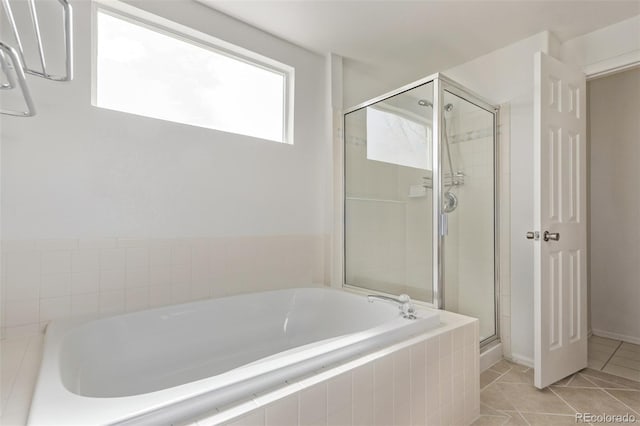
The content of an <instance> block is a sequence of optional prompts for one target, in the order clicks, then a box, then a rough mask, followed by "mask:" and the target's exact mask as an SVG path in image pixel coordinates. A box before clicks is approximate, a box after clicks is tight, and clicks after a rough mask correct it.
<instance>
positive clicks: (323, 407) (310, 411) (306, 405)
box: [298, 382, 327, 426]
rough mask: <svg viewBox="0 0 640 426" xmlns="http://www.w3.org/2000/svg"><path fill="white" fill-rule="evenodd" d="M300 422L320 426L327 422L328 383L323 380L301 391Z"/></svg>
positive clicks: (309, 425) (310, 425)
mask: <svg viewBox="0 0 640 426" xmlns="http://www.w3.org/2000/svg"><path fill="white" fill-rule="evenodd" d="M298 424H300V425H308V426H320V425H326V424H327V384H326V382H321V383H319V384H317V385H314V386H311V387H309V388H307V389H304V390H302V391H301V392H300V419H299V422H298Z"/></svg>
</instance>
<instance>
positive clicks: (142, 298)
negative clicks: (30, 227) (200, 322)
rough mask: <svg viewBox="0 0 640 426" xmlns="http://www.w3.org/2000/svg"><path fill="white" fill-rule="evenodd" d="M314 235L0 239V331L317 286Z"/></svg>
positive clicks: (319, 269) (318, 255)
mask: <svg viewBox="0 0 640 426" xmlns="http://www.w3.org/2000/svg"><path fill="white" fill-rule="evenodd" d="M325 241H327V238H325V237H324V236H321V235H296V236H265V237H234V238H205V239H124V238H106V239H96V240H82V239H80V240H78V239H69V240H37V241H35V240H30V241H3V243H2V262H3V268H2V284H3V285H2V332H3V336H6V337H11V336H16V335H23V334H30V333H35V332H37V331H39V330H41V329H42V328H43V327H44V326H45V325H46V324H47V323H48V322H49V321H51V320H54V319H58V318H66V317H74V316H80V315H87V314H115V313H121V312H130V311H135V310H139V309H145V308H149V307H155V306H162V305H167V304H174V303H181V302H187V301H191V300H197V299H205V298H209V297H221V296H226V295H232V294H238V293H244V292H252V291H261V290H271V289H278V288H287V287H304V286H313V285H323V284H324V283H325V282H326V276H327V274H326V273H325V262H324V253H325V248H324V245H325Z"/></svg>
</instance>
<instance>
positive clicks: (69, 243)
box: [36, 239, 78, 251]
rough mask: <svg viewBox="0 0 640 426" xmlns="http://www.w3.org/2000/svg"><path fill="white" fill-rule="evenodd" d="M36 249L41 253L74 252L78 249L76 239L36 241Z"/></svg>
mask: <svg viewBox="0 0 640 426" xmlns="http://www.w3.org/2000/svg"><path fill="white" fill-rule="evenodd" d="M36 248H37V249H38V250H41V251H48V250H75V249H77V248H78V240H76V239H57V240H38V241H36Z"/></svg>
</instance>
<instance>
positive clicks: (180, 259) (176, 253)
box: [171, 243, 191, 267]
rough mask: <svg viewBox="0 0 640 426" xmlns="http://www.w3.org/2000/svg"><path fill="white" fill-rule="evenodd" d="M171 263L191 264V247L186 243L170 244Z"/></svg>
mask: <svg viewBox="0 0 640 426" xmlns="http://www.w3.org/2000/svg"><path fill="white" fill-rule="evenodd" d="M171 263H172V264H173V265H180V266H189V267H190V266H191V247H189V246H188V245H186V244H179V243H178V244H173V245H172V246H171Z"/></svg>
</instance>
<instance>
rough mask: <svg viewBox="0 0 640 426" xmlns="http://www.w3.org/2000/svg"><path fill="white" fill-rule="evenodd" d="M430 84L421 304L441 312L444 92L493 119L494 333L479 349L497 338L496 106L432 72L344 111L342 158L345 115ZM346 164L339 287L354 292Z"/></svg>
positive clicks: (442, 287)
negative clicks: (428, 278)
mask: <svg viewBox="0 0 640 426" xmlns="http://www.w3.org/2000/svg"><path fill="white" fill-rule="evenodd" d="M431 82H433V124H432V133H433V144H432V148H431V149H432V158H433V159H434V160H435V159H437V161H433V164H432V188H433V190H432V199H431V201H432V218H437V220H434V219H432V235H437V236H438V238H432V265H433V266H432V270H433V271H432V292H433V293H432V302H431V303H429V302H422V303H424V304H425V305H427V306H429V307H432V308H435V309H444V303H445V291H444V287H445V286H444V280H445V266H444V265H445V263H444V261H445V253H444V248H445V238H446V234H445V232H444V230H445V226H446V221H447V220H448V219H447V217H446V213H445V212H444V210H443V206H442V200H443V195H444V194H443V188H442V185H441V182H442V180H443V167H442V164H443V160H444V159H443V151H444V150H443V149H441V147H442V146H443V140H444V133H443V131H444V126H443V124H444V108H443V104H444V93H445V92H449V93H451V94H452V95H455V96H457V97H459V98H461V99H463V100H465V101H467V102H470V103H471V104H473V105H475V106H477V107H479V108H481V109H483V110H485V111H487V112H489V113H490V114H492V116H493V162H494V163H493V199H494V203H493V226H494V232H493V246H494V253H493V263H494V266H493V271H494V307H495V309H494V315H493V320H494V325H495V327H494V330H495V333H494V334H493V335H491V336H489V337H486V338H485V339H483V340H482V341H481V342H480V346H481V347H484V346H487V345H489V344H491V343H493V342H495V341H497V340H499V338H500V304H499V302H500V217H499V214H500V208H499V207H500V186H499V170H500V158H499V157H500V155H499V152H500V149H499V143H498V142H499V137H498V125H499V112H500V109H499V107H498V106H497V105H494V104H492V103H491V102H489V101H488V100H486V99H484V98H483V97H481V96H480V95H477V94H476V93H474V92H472V91H471V90H469V89H467V88H466V87H464V86H462V85H461V84H459V83H457V82H456V81H454V80H452V79H450V78H449V77H447V76H445V75H444V74H442V73H435V74H432V75H430V76H427V77H424V78H422V79H420V80H417V81H414V82H412V83H409V84H407V85H405V86H402V87H400V88H398V89H395V90H392V91H390V92H387V93H385V94H383V95H380V96H377V97H375V98H373V99H370V100H368V101H365V102H363V103H360V104H358V105H356V106H354V107H351V108H348V109H347V110H345V111H343V113H342V129H343V131H342V148H343V152H342V158H343V159H345V158H346V153H345V151H344V150H345V149H346V139H345V138H346V131H345V129H346V116H347V114H349V113H351V112H354V111H357V110H360V109H362V108H366V107H369V106H371V105H373V104H376V103H378V102H380V101H383V100H385V99H388V98H391V97H393V96H396V95H399V94H401V93H404V92H407V91H409V90H412V89H415V88H417V87H419V86H422V85H425V84H428V83H431ZM346 167H347V164H346V161H343V164H342V194H341V195H342V197H341V198H342V201H341V203H342V206H341V207H342V229H341V233H342V256H341V263H342V271H341V276H342V280H341V281H342V283H341V284H342V287H345V288H349V289H352V290H355V291H360V292H361V291H362V290H363V288H362V287H358V286H353V285H350V284H347V283H346V203H345V195H346V193H345V184H346V181H345V179H346ZM367 291H368V292H369V293H382V294H384V293H383V292H380V291H377V290H372V289H371V290H370V289H367Z"/></svg>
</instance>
